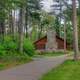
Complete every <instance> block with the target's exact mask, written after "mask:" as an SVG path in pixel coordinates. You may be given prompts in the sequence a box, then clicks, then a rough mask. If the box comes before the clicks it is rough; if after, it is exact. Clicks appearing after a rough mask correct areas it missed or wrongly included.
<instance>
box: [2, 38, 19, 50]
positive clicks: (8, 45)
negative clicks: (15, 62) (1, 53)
mask: <svg viewBox="0 0 80 80" xmlns="http://www.w3.org/2000/svg"><path fill="white" fill-rule="evenodd" d="M3 44H4V47H5V49H6V50H11V51H15V50H17V48H18V43H17V41H16V40H13V39H12V38H11V37H10V36H6V37H4V43H3Z"/></svg>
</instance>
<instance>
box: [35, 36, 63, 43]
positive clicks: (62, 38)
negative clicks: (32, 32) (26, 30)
mask: <svg viewBox="0 0 80 80" xmlns="http://www.w3.org/2000/svg"><path fill="white" fill-rule="evenodd" d="M45 38H47V35H46V36H44V37H42V38H40V39H39V40H37V41H35V42H34V44H35V43H37V42H39V41H41V40H43V39H45ZM56 38H58V39H60V40H62V41H64V39H63V38H61V37H59V36H58V35H56Z"/></svg>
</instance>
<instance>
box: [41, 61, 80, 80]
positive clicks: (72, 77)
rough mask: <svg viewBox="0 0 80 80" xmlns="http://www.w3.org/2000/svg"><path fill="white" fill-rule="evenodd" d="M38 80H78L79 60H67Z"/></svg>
mask: <svg viewBox="0 0 80 80" xmlns="http://www.w3.org/2000/svg"><path fill="white" fill-rule="evenodd" d="M40 80H80V60H79V61H73V60H67V61H65V62H64V63H63V64H61V65H60V66H58V67H57V68H55V69H52V70H51V71H50V72H48V73H47V74H45V75H43V77H42V78H41V79H40Z"/></svg>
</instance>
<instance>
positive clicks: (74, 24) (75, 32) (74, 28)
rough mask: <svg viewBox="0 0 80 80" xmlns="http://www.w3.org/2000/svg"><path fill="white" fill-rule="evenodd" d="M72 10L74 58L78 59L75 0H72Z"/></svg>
mask: <svg viewBox="0 0 80 80" xmlns="http://www.w3.org/2000/svg"><path fill="white" fill-rule="evenodd" d="M72 10H73V20H72V24H73V38H74V39H73V40H74V42H73V43H74V60H77V59H78V53H79V49H78V29H77V10H76V0H72Z"/></svg>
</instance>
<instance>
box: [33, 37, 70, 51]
mask: <svg viewBox="0 0 80 80" xmlns="http://www.w3.org/2000/svg"><path fill="white" fill-rule="evenodd" d="M56 41H57V45H58V49H64V40H63V39H62V38H60V37H58V36H56ZM46 42H47V36H45V37H43V38H41V39H40V40H38V41H36V42H35V43H34V44H35V47H36V49H39V50H44V49H45V47H46ZM66 44H67V43H66ZM67 48H69V44H67Z"/></svg>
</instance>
